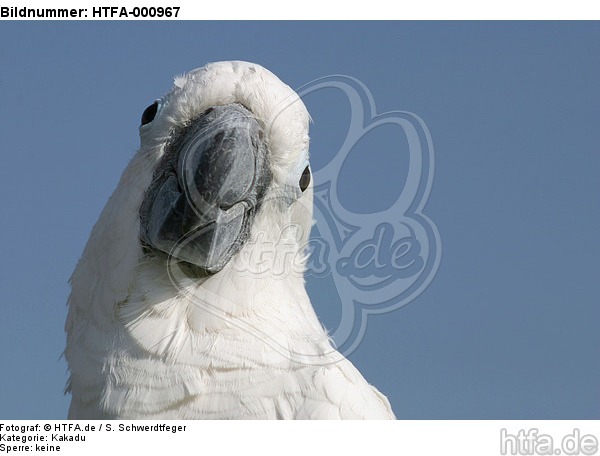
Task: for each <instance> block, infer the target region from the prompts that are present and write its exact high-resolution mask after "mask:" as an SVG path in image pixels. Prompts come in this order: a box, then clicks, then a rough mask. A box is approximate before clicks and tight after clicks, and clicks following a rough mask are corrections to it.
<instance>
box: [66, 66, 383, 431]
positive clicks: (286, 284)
mask: <svg viewBox="0 0 600 456" xmlns="http://www.w3.org/2000/svg"><path fill="white" fill-rule="evenodd" d="M308 123H309V115H308V113H307V111H306V108H305V106H304V104H303V103H302V101H301V100H300V98H299V97H298V95H297V94H296V93H295V92H294V91H293V90H292V89H290V87H288V86H287V85H285V84H284V83H282V82H281V81H280V80H279V79H278V78H277V77H276V76H275V75H273V74H272V73H271V72H269V71H268V70H266V69H264V68H262V67H261V66H259V65H256V64H252V63H247V62H220V63H213V64H209V65H207V66H205V67H203V68H200V69H197V70H194V71H191V72H190V73H187V74H185V75H183V76H180V77H176V78H175V83H174V87H173V89H172V90H171V91H170V92H169V93H167V94H166V95H165V96H164V97H162V98H160V99H159V100H157V101H156V102H155V103H153V104H152V105H150V106H149V107H148V108H147V109H146V110H145V111H144V113H143V115H142V122H141V126H140V138H141V145H140V148H139V151H138V152H137V153H136V155H135V156H134V157H133V159H132V160H131V162H130V163H129V165H128V166H127V168H126V170H125V172H124V173H123V176H122V177H121V180H120V182H119V185H118V187H117V189H116V190H115V192H114V194H113V195H112V196H111V198H110V200H109V201H108V203H107V204H106V207H105V208H104V210H103V212H102V214H101V216H100V218H99V220H98V222H97V223H96V225H95V226H94V229H93V231H92V233H91V236H90V239H89V241H88V243H87V245H86V247H85V250H84V252H83V255H82V257H81V259H80V261H79V263H78V265H77V267H76V269H75V272H74V273H73V276H72V278H71V285H72V292H71V295H70V297H69V302H68V305H69V312H68V317H67V321H66V326H65V327H66V332H67V346H66V350H65V356H66V359H67V361H68V364H69V369H70V380H69V384H68V386H67V390H68V391H70V393H71V394H72V401H71V406H70V410H69V417H70V418H76V419H93V418H100V419H111V418H124V419H200V418H207V419H234V418H238V419H340V418H341V419H368V418H373V419H393V418H394V414H393V412H392V410H391V407H390V404H389V402H388V400H387V399H386V398H385V397H384V396H383V395H382V394H381V393H379V392H378V391H377V390H376V389H375V388H374V387H372V386H370V385H369V384H368V383H367V382H366V381H365V379H364V378H363V377H362V375H361V374H360V373H359V372H358V370H357V369H356V368H355V367H354V366H353V365H352V364H351V363H350V362H349V361H348V360H347V359H346V358H344V357H343V356H342V355H341V354H340V353H339V352H338V351H337V350H336V349H335V348H334V347H333V345H332V343H331V341H330V339H329V338H328V335H327V332H326V331H325V330H324V329H323V327H322V325H321V324H320V323H319V321H318V319H317V316H316V314H315V312H314V310H313V308H312V306H311V303H310V300H309V298H308V295H307V293H306V290H305V286H304V278H303V274H302V271H303V266H304V261H305V255H304V250H305V249H304V246H305V245H306V242H307V238H308V234H309V230H310V227H311V225H312V186H311V182H310V180H311V174H310V167H309V165H308ZM298 269H299V270H298Z"/></svg>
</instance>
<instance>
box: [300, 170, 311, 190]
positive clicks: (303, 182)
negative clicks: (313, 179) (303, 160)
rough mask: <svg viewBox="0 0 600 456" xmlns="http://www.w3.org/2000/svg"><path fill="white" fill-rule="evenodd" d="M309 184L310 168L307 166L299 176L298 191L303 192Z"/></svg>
mask: <svg viewBox="0 0 600 456" xmlns="http://www.w3.org/2000/svg"><path fill="white" fill-rule="evenodd" d="M309 184H310V167H309V166H307V167H306V168H304V171H302V176H300V182H298V185H300V190H301V191H304V190H306V189H307V188H308V185H309Z"/></svg>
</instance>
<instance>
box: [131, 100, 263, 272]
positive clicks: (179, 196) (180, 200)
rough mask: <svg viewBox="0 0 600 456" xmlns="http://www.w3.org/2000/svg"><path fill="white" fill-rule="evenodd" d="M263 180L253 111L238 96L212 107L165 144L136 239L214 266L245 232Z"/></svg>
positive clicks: (194, 262) (233, 250)
mask: <svg viewBox="0 0 600 456" xmlns="http://www.w3.org/2000/svg"><path fill="white" fill-rule="evenodd" d="M270 181H271V174H270V172H269V168H268V163H267V150H266V145H265V142H264V140H263V131H262V127H261V125H260V123H259V122H258V120H257V119H256V117H254V115H253V114H252V113H251V112H250V111H249V110H247V109H246V108H244V107H243V106H241V105H239V104H230V105H225V106H216V107H213V108H211V109H209V110H208V111H206V112H204V113H203V114H202V115H201V116H200V117H199V118H197V119H196V120H195V121H194V122H192V123H191V124H190V125H188V126H187V127H185V128H184V129H183V130H182V131H180V132H179V133H177V134H176V135H175V136H174V138H173V140H172V141H171V142H170V144H169V146H167V150H166V153H165V156H164V158H163V160H162V162H161V163H160V164H159V166H158V167H157V171H156V172H155V175H154V179H153V182H152V185H151V186H150V188H149V189H148V191H147V193H146V196H145V198H144V201H143V203H142V206H141V208H140V221H141V227H140V238H141V240H142V243H143V244H144V246H145V247H146V248H147V249H149V250H153V251H155V252H156V251H158V252H162V253H163V254H167V255H169V256H173V257H175V258H177V259H179V260H181V261H184V262H187V263H190V264H192V265H195V266H197V267H199V268H201V269H203V270H205V271H207V272H209V273H215V272H218V271H220V270H221V269H223V267H225V265H226V264H227V263H228V262H229V261H230V260H231V258H232V257H233V256H234V255H235V254H236V253H237V252H238V251H239V250H240V249H241V247H242V245H243V243H244V242H245V240H246V239H247V237H248V234H249V232H250V227H251V225H252V221H253V219H254V215H255V213H256V211H257V209H258V208H259V206H260V202H261V200H262V198H263V196H264V193H265V191H266V189H267V187H268V185H269V183H270Z"/></svg>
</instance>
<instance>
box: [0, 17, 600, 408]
mask: <svg viewBox="0 0 600 456" xmlns="http://www.w3.org/2000/svg"><path fill="white" fill-rule="evenodd" d="M0 42H1V43H2V46H0V68H1V69H0V106H1V108H0V154H1V158H2V165H1V166H0V188H1V195H2V198H1V200H0V204H1V206H0V214H2V217H1V222H0V238H1V239H2V243H1V244H0V245H1V251H0V252H1V255H2V260H3V261H2V262H1V264H0V305H1V306H2V317H1V319H0V357H1V363H2V373H1V375H0V418H2V419H7V418H31V419H34V418H63V417H65V416H66V411H67V408H68V397H65V396H63V394H62V390H63V387H64V384H65V381H66V364H65V362H64V360H63V359H62V358H61V353H62V350H63V348H64V342H65V337H64V334H63V322H64V318H65V315H66V306H65V301H66V298H67V295H68V284H67V280H68V278H69V276H70V274H71V272H72V270H73V268H74V266H75V264H76V261H77V259H78V258H79V255H80V254H81V252H82V249H83V246H84V244H85V242H86V240H87V237H88V235H89V232H90V229H91V227H92V225H93V224H94V222H95V221H96V219H97V217H98V215H99V213H100V210H101V209H102V207H103V206H104V203H105V202H106V200H107V198H108V196H109V195H110V194H111V192H112V191H113V189H114V188H115V186H116V184H117V181H118V179H119V176H120V174H121V172H122V170H123V169H124V167H125V165H126V163H127V162H128V160H129V159H130V158H131V156H132V155H133V154H134V152H135V150H136V148H137V145H138V133H137V128H138V124H139V118H140V115H141V112H142V111H143V109H144V108H145V107H146V106H147V105H148V104H149V103H150V102H152V101H153V100H154V98H155V97H158V96H160V95H162V94H163V93H164V92H166V91H167V90H169V88H170V87H171V81H172V77H173V75H175V74H180V73H182V72H184V71H187V70H190V69H193V68H196V67H199V66H202V65H204V64H205V63H207V62H210V61H216V60H230V59H242V60H249V61H255V62H257V63H260V64H262V65H263V66H265V67H267V68H269V69H271V70H272V71H273V72H274V73H275V74H277V75H278V76H279V77H280V78H281V79H282V80H284V81H285V82H287V83H288V84H289V85H291V86H292V87H299V86H301V85H302V84H305V83H307V82H309V81H311V80H313V79H315V78H318V77H322V76H326V75H330V74H346V75H350V76H353V77H355V78H358V79H360V80H361V81H362V82H363V83H364V84H365V85H366V86H367V87H368V88H369V89H370V90H371V93H372V94H373V96H374V98H375V100H376V102H377V108H378V111H379V112H385V111H390V110H405V111H410V112H414V113H416V114H418V115H419V116H420V117H421V118H423V119H424V120H425V122H426V124H427V125H428V127H429V129H430V131H431V134H432V137H433V141H434V144H435V151H436V175H435V180H434V186H433V191H432V194H431V197H430V199H429V203H428V205H427V207H426V211H425V212H426V214H428V215H429V216H430V217H431V218H432V219H433V220H434V221H435V223H436V224H437V226H438V229H439V231H440V233H441V236H442V240H443V258H442V262H441V266H440V270H439V272H438V274H437V276H436V277H435V279H434V280H433V283H432V284H431V285H430V286H429V287H428V288H427V289H426V290H425V292H424V293H423V294H422V295H421V296H420V297H418V298H417V299H416V300H415V301H414V302H412V303H411V304H410V305H408V306H406V307H404V308H402V309H400V310H398V311H395V312H393V313H390V314H386V315H382V316H377V317H373V318H371V319H370V321H369V325H368V328H367V332H366V336H365V338H364V340H363V342H362V343H361V345H360V347H359V348H358V350H357V351H355V352H354V353H353V354H352V355H351V357H350V358H351V359H352V361H353V362H354V363H355V364H356V365H357V367H358V368H359V369H360V370H361V371H362V372H363V374H364V375H365V377H366V378H367V379H368V380H369V381H370V382H371V383H373V384H374V385H376V386H377V387H378V388H379V389H380V390H381V391H382V392H384V393H385V394H386V395H387V396H388V397H389V398H390V400H391V402H392V405H393V407H394V410H395V412H396V414H397V415H398V417H399V418H410V419H420V418H429V419H446V418H448V419H452V418H461V419H462V418H469V419H488V418H494V419H544V418H551V419H555V418H562V419H570V418H576V419H587V418H595V419H598V418H600V394H599V390H598V385H599V384H600V363H598V359H600V358H599V355H600V331H599V329H600V328H599V324H600V323H599V322H600V305H599V304H600V299H599V298H600V280H599V273H600V263H599V259H598V258H599V255H600V240H599V233H600V216H599V210H598V209H599V208H598V195H599V194H600V178H599V173H600V153H599V152H600V151H599V144H600V128H599V127H600V122H599V121H600V86H599V84H598V81H600V60H599V59H598V56H599V55H600V25H599V24H598V23H597V22H595V23H589V22H578V23H570V22H565V23H556V22H549V23H548V22H546V23H539V22H536V23H531V22H514V23H498V22H493V23H479V22H469V23H460V22H459V23H456V22H413V23H411V22H409V23H403V22H400V23H386V22H377V23H331V22H315V23H277V22H264V23H240V22H230V23H229V22H224V23H205V22H177V23H142V22H138V23H126V22H120V23H109V22H103V23H93V22H85V23H58V22H47V23H25V22H20V23H8V22H3V23H2V27H1V28H0ZM327 97H328V98H327ZM307 103H308V107H309V110H310V111H311V114H312V116H313V118H314V120H315V124H314V126H313V130H312V144H311V154H312V163H313V167H314V168H315V169H318V167H319V166H322V165H323V164H324V163H325V162H326V161H327V159H328V157H331V155H330V154H331V153H332V151H335V147H336V145H337V146H339V144H340V143H341V141H342V140H343V137H344V136H343V135H345V128H346V125H347V121H348V114H347V110H346V108H347V107H346V106H344V100H343V98H341V97H339V98H338V97H337V96H334V95H327V96H324V98H323V99H319V97H318V96H316V95H314V96H312V95H311V97H310V99H308V100H307ZM395 141H397V139H396V138H394V137H393V135H391V134H389V132H385V131H383V132H382V133H381V135H380V136H379V137H377V138H376V139H374V140H373V141H372V142H370V143H369V142H367V143H365V145H364V146H363V148H362V149H360V148H359V149H357V151H356V152H353V155H352V156H351V157H350V158H349V160H348V161H347V163H346V165H345V168H344V170H343V173H342V175H341V176H340V187H339V188H340V193H341V194H342V195H343V197H341V199H342V202H343V203H344V204H346V205H347V207H348V208H349V209H352V210H355V211H357V212H361V211H362V212H369V211H370V210H374V209H375V210H376V209H383V208H385V207H386V205H389V204H391V203H392V202H393V201H394V199H395V198H396V197H397V189H398V188H399V180H401V177H400V176H399V175H398V172H397V168H398V167H399V166H401V165H402V158H401V157H399V156H398V155H397V152H396V151H395V150H394V149H393V147H394V144H395ZM328 154H329V155H328ZM394 192H396V193H394ZM309 291H310V293H311V296H312V299H313V303H314V305H315V307H316V309H317V312H318V313H319V315H320V316H321V318H322V319H323V321H324V322H325V324H326V325H327V326H329V327H334V326H335V324H336V319H337V318H338V314H339V303H337V301H336V294H335V290H334V289H333V288H332V286H331V283H328V281H327V280H321V281H318V280H317V279H310V281H309Z"/></svg>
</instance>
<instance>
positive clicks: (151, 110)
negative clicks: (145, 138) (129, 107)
mask: <svg viewBox="0 0 600 456" xmlns="http://www.w3.org/2000/svg"><path fill="white" fill-rule="evenodd" d="M157 112H158V101H155V102H154V103H152V104H151V105H150V106H148V107H147V108H146V109H145V110H144V113H143V114H142V125H146V124H149V123H150V122H152V121H153V120H154V117H156V113H157Z"/></svg>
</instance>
